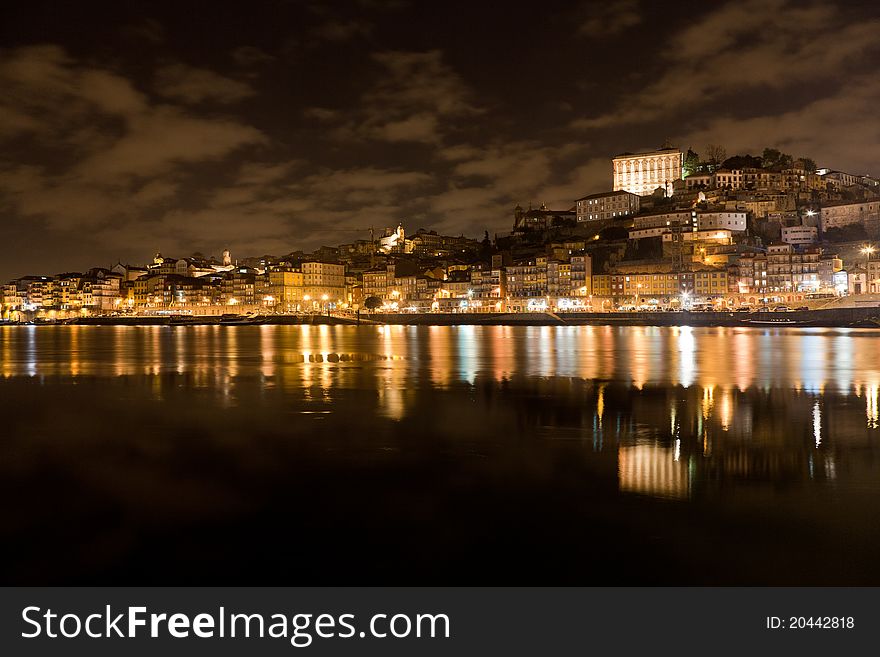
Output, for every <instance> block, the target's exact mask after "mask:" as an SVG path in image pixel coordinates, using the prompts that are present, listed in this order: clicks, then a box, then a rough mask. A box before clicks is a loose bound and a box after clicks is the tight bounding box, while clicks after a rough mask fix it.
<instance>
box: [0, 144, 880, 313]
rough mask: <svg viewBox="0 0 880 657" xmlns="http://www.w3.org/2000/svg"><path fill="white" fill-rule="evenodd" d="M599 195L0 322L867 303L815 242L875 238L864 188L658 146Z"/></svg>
mask: <svg viewBox="0 0 880 657" xmlns="http://www.w3.org/2000/svg"><path fill="white" fill-rule="evenodd" d="M741 159H742V158H741ZM612 186H613V189H612V191H610V192H605V193H600V194H592V195H588V196H584V197H582V198H580V199H577V200H576V201H574V202H573V206H572V207H570V208H568V209H564V210H550V209H548V208H546V207H545V206H541V208H539V209H532V208H529V210H524V209H523V208H521V207H519V206H517V208H516V209H515V210H514V225H513V231H512V232H511V233H510V234H508V235H498V234H496V236H495V240H494V242H490V241H489V240H488V237H487V238H486V239H484V240H483V241H482V242H478V241H476V240H473V239H470V238H466V237H464V236H449V235H441V234H438V233H437V232H435V231H426V230H419V231H417V232H416V233H415V234H413V235H410V236H408V235H407V234H406V232H405V230H404V228H403V226H402V225H398V226H397V228H396V229H394V228H386V229H384V232H383V233H382V234H380V235H379V236H378V237H377V236H376V235H375V233H374V230H373V228H371V227H370V228H366V227H358V228H350V229H349V228H339V229H334V230H340V231H342V232H345V231H349V230H351V231H369V234H370V238H369V239H368V240H367V239H360V240H355V241H353V242H349V243H344V244H340V245H338V246H323V247H321V248H319V249H317V250H315V251H314V252H312V253H309V254H306V253H303V252H301V251H299V252H293V253H291V254H288V255H287V256H283V257H273V256H264V257H262V258H252V259H246V260H243V261H240V262H239V261H235V262H234V261H233V259H232V257H231V254H230V253H229V252H228V251H225V252H224V253H223V255H222V257H221V258H220V259H214V258H206V257H204V256H202V255H200V254H195V255H193V256H192V257H187V258H168V257H163V256H162V255H161V254H157V255H156V257H155V258H154V259H153V261H152V262H151V263H150V264H148V265H145V266H132V265H123V264H121V263H117V264H116V265H115V266H113V267H108V268H95V269H91V270H89V271H87V272H85V273H77V272H68V273H62V274H58V275H56V276H25V277H22V278H20V279H16V280H14V281H11V282H9V283H8V284H6V285H5V286H3V289H2V303H3V313H4V317H7V318H8V317H9V316H10V315H11V314H12V313H16V312H25V313H28V312H30V313H40V312H43V313H53V312H54V313H67V314H75V313H165V312H169V313H170V312H195V313H223V312H242V311H244V310H246V309H247V310H252V309H262V310H265V309H270V310H273V311H278V312H301V311H317V310H321V311H330V310H334V309H340V308H345V309H359V308H363V307H370V308H375V307H379V308H384V309H386V310H419V311H426V310H441V311H461V310H465V309H466V310H469V311H479V310H492V311H498V310H506V311H522V310H535V309H543V308H557V309H564V308H587V307H592V308H594V309H598V308H608V307H616V306H618V305H621V304H637V305H642V304H645V303H655V304H663V305H666V304H674V303H681V302H682V300H683V299H690V300H693V301H695V302H696V301H703V302H713V301H718V300H720V299H724V298H726V299H728V300H730V301H732V302H736V301H737V300H739V301H740V302H747V303H753V302H755V301H756V299H759V298H765V297H769V296H774V297H777V298H780V299H783V300H787V301H790V300H793V299H797V298H803V297H804V296H806V295H810V294H845V293H866V292H880V264H878V263H880V261H877V262H875V261H874V260H871V258H870V252H867V251H866V252H865V253H866V257H865V261H864V264H861V263H860V262H859V261H858V259H857V258H854V257H853V252H852V250H851V249H850V251H849V253H848V255H847V258H848V259H849V261H848V262H846V263H844V258H841V257H839V255H838V251H837V249H836V248H834V245H829V244H827V240H826V243H824V244H823V243H822V240H823V239H824V238H825V237H826V236H827V235H828V234H830V233H831V232H833V231H834V230H835V229H836V230H838V231H840V230H843V229H847V228H850V227H857V228H859V229H861V230H863V231H865V233H866V234H870V233H871V231H875V232H876V231H877V229H878V227H880V187H878V185H877V181H876V180H875V179H873V178H870V177H868V176H854V175H850V174H845V173H842V172H839V171H829V170H810V169H807V168H806V167H805V166H804V165H803V162H796V163H794V164H792V165H791V166H790V167H787V168H784V169H781V170H771V169H759V168H720V167H717V166H715V167H708V168H703V169H701V170H700V171H699V172H697V173H692V174H691V175H686V174H685V172H684V169H683V154H682V152H681V151H680V150H678V149H673V148H663V149H660V150H657V151H651V152H648V153H640V154H632V153H626V154H623V155H620V156H618V157H616V158H614V159H613V160H612ZM878 236H880V233H878ZM845 265H846V266H845Z"/></svg>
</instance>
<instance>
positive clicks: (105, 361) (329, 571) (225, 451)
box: [0, 326, 880, 584]
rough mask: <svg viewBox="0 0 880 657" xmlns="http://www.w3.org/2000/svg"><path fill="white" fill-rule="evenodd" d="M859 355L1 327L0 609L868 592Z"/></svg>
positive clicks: (465, 334) (391, 336)
mask: <svg viewBox="0 0 880 657" xmlns="http://www.w3.org/2000/svg"><path fill="white" fill-rule="evenodd" d="M878 389H880V331H876V332H871V331H857V330H846V329H766V330H763V329H745V328H699V329H697V328H694V329H691V328H641V327H615V328H612V327H588V326H584V327H500V326H498V327H473V326H469V327H394V326H392V327H375V326H372V327H365V326H364V327H343V326H335V327H330V326H311V327H310V326H241V327H218V326H213V327H211V326H203V327H101V326H94V327H92V326H63V327H0V494H2V497H0V499H2V502H0V508H2V521H0V551H2V553H3V554H2V560H0V563H2V583H4V584H9V583H25V584H38V583H95V584H97V583H107V584H111V583H116V584H118V583H126V584H134V583H137V584H170V583H202V584H242V583H248V584H813V583H820V584H869V583H870V584H880V558H878V555H880V429H878V425H880V411H878Z"/></svg>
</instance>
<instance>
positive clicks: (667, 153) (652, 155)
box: [612, 148, 684, 196]
mask: <svg viewBox="0 0 880 657" xmlns="http://www.w3.org/2000/svg"><path fill="white" fill-rule="evenodd" d="M683 158H684V156H683V154H682V152H681V151H680V150H679V149H677V148H662V149H660V150H657V151H650V152H647V153H623V154H621V155H618V156H617V157H615V158H614V159H613V160H612V176H613V182H614V191H619V190H624V191H627V192H630V193H632V194H638V195H639V196H649V195H651V194H653V193H654V192H655V191H656V190H657V189H658V188H661V189H663V191H664V194H665V195H666V196H672V184H673V183H674V182H675V181H676V180H680V179H681V172H682V164H683V162H684V159H683Z"/></svg>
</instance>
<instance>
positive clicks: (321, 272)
mask: <svg viewBox="0 0 880 657" xmlns="http://www.w3.org/2000/svg"><path fill="white" fill-rule="evenodd" d="M302 273H303V298H305V297H306V296H308V297H310V299H311V301H312V303H313V304H315V305H316V306H317V305H322V304H321V302H322V301H326V302H327V303H329V304H335V303H338V302H339V301H341V300H342V299H344V298H345V266H344V265H340V264H337V263H333V262H304V263H302ZM324 297H326V299H325V298H324Z"/></svg>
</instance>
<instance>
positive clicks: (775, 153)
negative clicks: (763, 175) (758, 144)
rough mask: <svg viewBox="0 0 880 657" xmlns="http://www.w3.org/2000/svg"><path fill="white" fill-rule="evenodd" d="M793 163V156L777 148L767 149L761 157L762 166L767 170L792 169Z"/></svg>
mask: <svg viewBox="0 0 880 657" xmlns="http://www.w3.org/2000/svg"><path fill="white" fill-rule="evenodd" d="M792 162H793V158H792V157H791V155H789V154H788V153H783V152H782V151H780V150H777V149H775V148H765V149H764V152H763V153H762V155H761V166H762V167H764V168H765V169H785V168H786V167H790V166H791V164H792Z"/></svg>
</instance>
